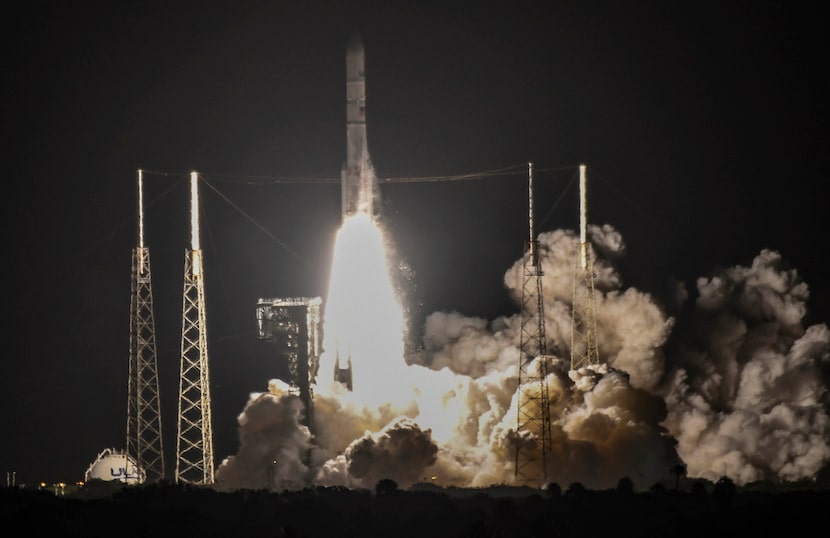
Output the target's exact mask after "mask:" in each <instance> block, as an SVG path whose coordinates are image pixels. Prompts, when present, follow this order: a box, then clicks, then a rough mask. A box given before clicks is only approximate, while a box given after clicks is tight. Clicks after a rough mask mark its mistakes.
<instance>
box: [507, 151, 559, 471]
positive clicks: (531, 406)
mask: <svg viewBox="0 0 830 538" xmlns="http://www.w3.org/2000/svg"><path fill="white" fill-rule="evenodd" d="M527 170H528V230H529V237H528V242H527V246H526V251H525V258H524V272H523V284H522V312H521V315H522V320H521V344H520V347H521V351H520V354H519V394H518V403H517V408H518V421H517V425H516V466H515V477H516V479H517V480H518V481H520V482H534V483H535V482H538V480H539V479H540V478H541V481H542V483H544V482H545V481H546V480H547V456H548V452H549V451H550V446H551V431H550V407H549V405H548V384H547V374H548V360H549V359H550V356H549V355H548V354H547V344H546V339H545V313H544V303H543V297H542V270H541V268H540V266H539V253H538V248H539V243H538V241H537V240H536V236H535V234H534V229H533V163H532V162H530V163H527Z"/></svg>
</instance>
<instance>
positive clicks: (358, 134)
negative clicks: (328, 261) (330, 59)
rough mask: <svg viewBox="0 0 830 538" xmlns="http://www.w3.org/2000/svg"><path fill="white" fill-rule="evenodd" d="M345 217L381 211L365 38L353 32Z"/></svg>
mask: <svg viewBox="0 0 830 538" xmlns="http://www.w3.org/2000/svg"><path fill="white" fill-rule="evenodd" d="M340 180H341V195H342V204H343V205H342V216H343V220H346V218H348V217H350V216H352V215H354V214H356V213H367V214H368V215H370V216H371V217H372V219H373V220H376V219H377V216H378V214H379V212H380V188H379V187H378V179H377V176H375V172H374V168H373V167H372V160H371V158H370V157H369V147H368V145H367V143H366V62H365V54H364V51H363V40H362V39H361V38H360V36H359V35H357V34H354V35H352V36H351V37H350V38H349V41H348V45H347V47H346V162H345V163H344V164H343V170H342V172H341V177H340Z"/></svg>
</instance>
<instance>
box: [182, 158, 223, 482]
mask: <svg viewBox="0 0 830 538" xmlns="http://www.w3.org/2000/svg"><path fill="white" fill-rule="evenodd" d="M197 181H198V174H197V173H196V172H191V174H190V242H191V249H190V250H189V251H185V258H184V292H183V301H182V303H183V306H182V362H181V371H180V374H179V425H178V439H177V443H176V482H177V483H178V482H185V483H191V484H204V485H208V484H212V483H213V470H214V468H213V428H212V423H211V416H210V372H209V369H208V353H207V324H206V321H205V286H204V267H203V266H202V251H201V249H200V247H199V191H198V185H197Z"/></svg>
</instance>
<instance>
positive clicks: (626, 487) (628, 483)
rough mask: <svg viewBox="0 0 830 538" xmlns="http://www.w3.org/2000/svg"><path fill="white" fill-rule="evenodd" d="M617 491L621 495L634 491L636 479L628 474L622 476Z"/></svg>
mask: <svg viewBox="0 0 830 538" xmlns="http://www.w3.org/2000/svg"><path fill="white" fill-rule="evenodd" d="M617 493H619V494H621V495H630V494H631V493H634V481H633V480H631V478H629V477H627V476H624V477H622V478H620V481H619V482H617Z"/></svg>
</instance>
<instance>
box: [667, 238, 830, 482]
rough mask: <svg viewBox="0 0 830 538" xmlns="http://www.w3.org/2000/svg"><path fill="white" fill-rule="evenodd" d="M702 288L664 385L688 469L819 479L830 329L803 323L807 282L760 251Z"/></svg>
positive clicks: (828, 455)
mask: <svg viewBox="0 0 830 538" xmlns="http://www.w3.org/2000/svg"><path fill="white" fill-rule="evenodd" d="M697 291H698V298H697V300H696V302H695V305H694V306H695V309H694V312H693V313H692V314H691V315H690V317H689V319H688V320H687V321H688V323H687V324H686V325H685V326H684V327H683V331H682V332H678V333H677V335H676V339H675V340H676V341H673V342H672V343H671V344H670V349H671V350H672V351H671V354H670V357H671V359H672V360H671V363H670V371H669V373H668V375H667V378H666V382H665V385H664V387H663V388H662V392H663V394H664V397H665V399H666V402H667V403H668V405H669V415H668V419H667V421H666V425H667V427H668V428H669V431H670V432H671V433H672V434H673V435H674V436H675V437H676V438H677V440H678V442H679V444H678V450H679V452H680V455H681V456H682V457H683V459H684V461H685V462H686V463H687V464H688V472H689V475H692V476H702V477H706V478H709V479H715V478H717V477H719V476H722V475H724V474H726V475H728V476H730V477H732V478H733V480H735V481H736V482H738V483H745V482H751V481H755V480H773V479H778V478H780V479H784V480H797V479H802V478H811V477H813V476H814V475H815V474H816V473H817V472H818V471H819V469H821V467H822V465H824V464H825V463H827V462H828V460H830V444H829V443H830V419H829V418H828V415H827V412H826V403H827V402H826V398H827V387H826V386H825V384H824V383H823V382H822V377H821V367H822V363H823V364H824V365H825V367H826V365H827V363H828V362H830V330H828V327H827V325H826V324H823V323H822V324H817V325H813V326H810V327H807V328H806V329H804V328H803V327H802V320H803V318H804V315H805V314H806V311H807V299H808V298H809V291H808V288H807V285H806V283H804V282H803V281H802V280H801V279H800V277H799V276H798V274H797V273H796V271H795V270H792V269H787V268H786V267H785V264H784V262H783V260H782V259H781V256H780V254H778V253H777V252H774V251H770V250H764V251H762V252H761V253H760V254H759V255H758V256H757V257H756V258H755V259H754V260H753V262H752V265H751V266H750V267H742V266H738V267H733V268H731V269H726V270H723V271H720V272H718V273H716V274H713V275H711V276H709V277H706V278H699V279H698V281H697Z"/></svg>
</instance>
